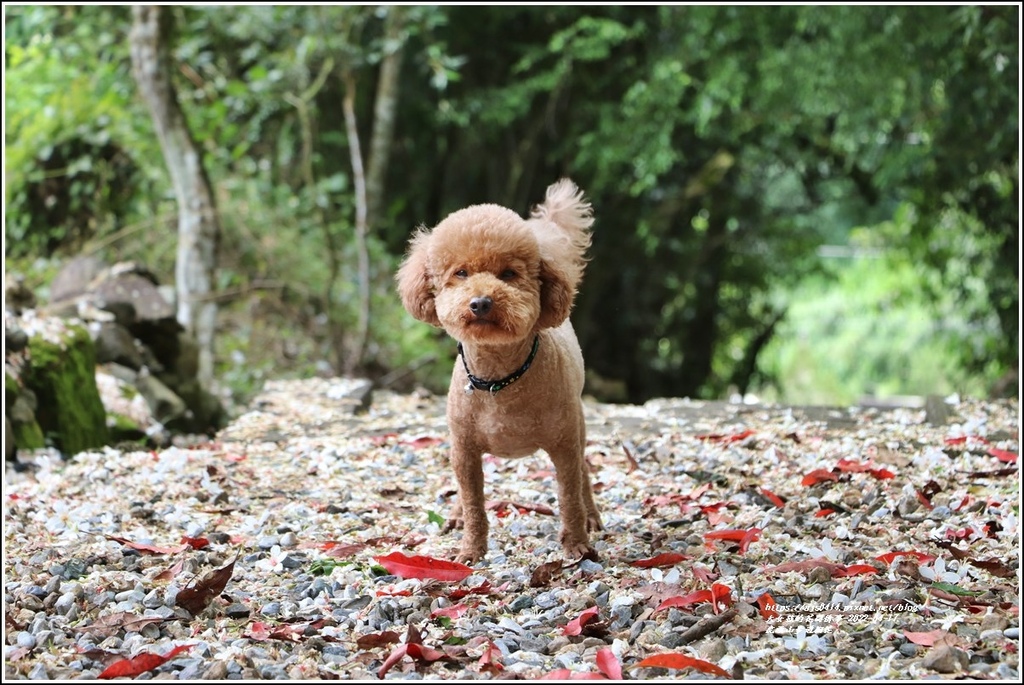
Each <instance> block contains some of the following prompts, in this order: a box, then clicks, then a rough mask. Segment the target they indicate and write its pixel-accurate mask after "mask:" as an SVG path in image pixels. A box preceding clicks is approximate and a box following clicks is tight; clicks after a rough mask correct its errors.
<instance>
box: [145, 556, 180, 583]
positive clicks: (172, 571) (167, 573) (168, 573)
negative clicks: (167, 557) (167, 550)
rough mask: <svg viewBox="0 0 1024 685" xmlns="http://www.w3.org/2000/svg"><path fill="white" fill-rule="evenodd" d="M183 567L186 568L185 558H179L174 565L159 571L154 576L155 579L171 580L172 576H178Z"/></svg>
mask: <svg viewBox="0 0 1024 685" xmlns="http://www.w3.org/2000/svg"><path fill="white" fill-rule="evenodd" d="M183 568H185V560H184V559H179V560H178V563H176V564H175V565H174V566H171V567H170V568H166V569H164V570H163V571H161V572H160V573H158V574H156V575H155V576H153V580H171V579H172V578H174V577H175V576H177V575H178V574H179V573H181V569H183Z"/></svg>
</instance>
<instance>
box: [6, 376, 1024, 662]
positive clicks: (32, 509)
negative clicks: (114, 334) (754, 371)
mask: <svg viewBox="0 0 1024 685" xmlns="http://www.w3.org/2000/svg"><path fill="white" fill-rule="evenodd" d="M352 383H353V382H350V381H343V380H339V379H332V380H327V379H310V380H304V381H276V382H271V383H268V384H267V386H266V388H265V389H264V392H263V394H262V395H261V396H260V397H259V398H257V400H256V402H254V404H253V409H252V410H251V411H250V412H248V413H247V414H245V415H243V416H241V417H239V418H238V419H237V420H236V421H235V422H234V423H233V424H232V425H231V426H230V427H229V428H228V429H226V430H225V431H223V432H222V433H221V434H220V435H219V436H217V437H216V439H215V440H214V441H212V442H192V443H187V442H183V443H181V444H178V445H176V446H175V447H170V448H167V449H164V450H161V451H159V452H155V453H151V452H148V451H147V452H143V451H140V452H130V451H128V452H124V451H118V450H113V449H105V450H103V451H99V452H91V453H85V454H81V455H78V456H76V457H75V458H74V459H73V460H71V461H69V462H67V463H63V462H61V461H60V460H59V458H57V457H55V456H54V455H53V454H52V453H48V452H47V451H45V450H43V451H39V452H37V453H34V455H33V466H32V468H30V469H29V470H27V471H24V472H14V471H12V470H10V469H8V471H7V487H6V489H5V498H4V514H5V526H4V532H5V542H4V552H5V554H4V570H5V577H6V580H7V586H6V592H5V613H6V619H7V623H6V626H7V629H6V631H5V633H6V634H7V635H8V636H9V637H8V647H7V652H6V657H7V658H6V659H5V675H6V676H7V677H9V678H28V677H33V678H40V677H46V678H51V679H61V678H72V679H75V678H100V677H104V678H106V677H120V676H111V675H110V674H111V671H109V669H110V668H113V667H114V666H116V667H117V668H115V670H114V671H112V673H116V674H120V675H125V676H130V677H137V676H139V675H141V674H143V673H146V674H152V675H153V676H154V677H162V678H177V679H193V678H207V679H224V678H229V677H231V678H242V679H257V678H292V679H298V678H320V679H326V678H339V677H340V678H344V679H365V680H375V679H377V678H379V677H385V678H388V679H403V678H413V677H415V678H420V677H424V676H429V677H431V678H443V679H460V680H471V679H484V678H486V679H499V680H500V679H523V678H534V679H541V678H555V679H559V678H560V679H604V678H610V679H620V678H623V677H624V678H627V679H634V678H636V679H643V678H660V677H666V676H670V677H701V678H709V677H718V678H723V677H729V676H731V675H741V676H743V677H746V678H755V679H774V678H780V677H781V678H799V677H803V678H839V679H859V678H866V677H872V676H874V677H882V678H888V679H917V678H935V677H959V678H964V677H969V678H989V679H1011V680H1012V679H1016V675H1017V672H1018V671H1017V669H1018V645H1019V599H1018V597H1019V580H1018V578H1019V568H1020V547H1019V535H1020V532H1019V521H1018V519H1019V516H1020V511H1019V466H1018V465H1017V460H1016V455H1017V454H1018V453H1019V449H1020V445H1019V407H1018V404H1017V403H1016V402H1015V401H1013V402H984V403H983V402H975V401H967V400H965V401H960V402H958V403H953V404H951V406H950V409H951V413H952V414H953V419H952V420H951V421H950V422H949V423H948V424H947V425H943V426H931V425H928V424H927V423H926V421H925V415H924V411H923V410H909V409H898V410H886V411H881V410H876V409H855V408H851V409H836V410H824V409H819V410H815V411H810V410H799V409H796V408H793V409H790V408H779V407H775V408H773V407H760V406H745V405H731V404H725V403H702V402H692V401H688V400H656V401H651V402H649V403H647V404H646V405H643V406H613V405H599V404H593V403H588V404H587V406H586V414H587V420H588V426H589V429H588V445H587V449H586V455H587V459H588V462H589V465H590V468H591V473H592V480H593V481H594V484H595V492H596V499H597V502H598V504H599V506H600V507H601V509H602V516H603V519H604V526H605V530H604V531H601V532H599V533H596V534H594V535H593V544H594V546H595V548H596V549H597V551H598V553H599V559H597V560H588V559H583V560H575V561H574V560H565V559H562V557H561V550H560V545H559V544H558V540H557V536H558V530H559V521H558V519H557V517H553V516H552V515H551V514H552V513H556V512H557V499H556V496H555V491H556V488H555V482H554V474H553V470H552V467H551V464H550V462H549V461H548V460H547V459H546V457H544V456H543V455H542V454H541V455H536V456H534V457H529V458H526V459H520V460H502V459H494V458H488V459H486V460H485V466H484V468H485V481H486V484H487V485H486V488H487V491H486V494H487V498H488V500H489V502H491V503H492V504H491V506H490V508H489V510H488V512H489V518H490V527H491V539H490V544H491V547H490V549H489V552H488V555H487V557H486V559H485V561H484V562H483V563H481V564H478V565H476V566H474V567H463V568H459V567H460V566H462V565H456V564H454V562H451V561H449V560H450V559H452V558H453V557H454V553H455V551H456V550H457V546H458V538H459V533H458V532H454V533H448V534H444V535H442V534H441V533H440V530H441V528H442V527H443V525H444V516H447V515H449V513H450V507H451V505H452V504H453V497H452V494H453V492H454V488H453V479H452V476H451V473H450V471H449V469H448V467H447V465H446V448H447V441H446V440H447V439H446V429H445V423H444V416H443V398H436V397H431V396H428V395H395V394H391V393H387V392H377V393H375V394H374V397H373V401H372V403H371V404H370V406H369V409H368V410H366V411H365V412H364V413H360V414H357V413H354V412H353V411H352V404H351V403H347V401H346V400H344V397H345V396H346V392H348V390H349V389H351V387H353V386H352ZM339 398H342V399H339ZM381 493H389V494H386V495H385V494H381ZM819 512H828V513H827V515H825V516H819V515H818V514H819ZM431 514H433V516H431ZM179 541H180V542H179ZM175 543H177V544H175ZM144 677H148V676H144Z"/></svg>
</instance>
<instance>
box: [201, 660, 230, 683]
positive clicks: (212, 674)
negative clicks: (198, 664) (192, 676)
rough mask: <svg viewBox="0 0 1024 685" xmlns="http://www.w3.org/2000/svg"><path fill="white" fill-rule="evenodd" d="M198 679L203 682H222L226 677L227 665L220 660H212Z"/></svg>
mask: <svg viewBox="0 0 1024 685" xmlns="http://www.w3.org/2000/svg"><path fill="white" fill-rule="evenodd" d="M200 677H201V678H202V679H203V680H224V679H225V678H227V677H228V665H227V664H226V663H225V662H224V661H222V660H220V659H214V660H213V663H211V664H210V665H209V666H208V667H207V668H206V670H205V671H203V674H202V675H201V676H200Z"/></svg>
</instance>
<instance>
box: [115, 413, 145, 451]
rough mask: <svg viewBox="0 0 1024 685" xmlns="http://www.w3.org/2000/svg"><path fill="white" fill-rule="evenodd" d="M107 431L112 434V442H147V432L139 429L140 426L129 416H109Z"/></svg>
mask: <svg viewBox="0 0 1024 685" xmlns="http://www.w3.org/2000/svg"><path fill="white" fill-rule="evenodd" d="M107 430H108V431H109V433H110V442H111V443H112V444H116V443H119V442H143V443H144V442H145V441H146V431H144V430H142V429H141V428H139V424H137V423H135V421H133V420H131V419H130V418H128V417H127V416H122V415H121V414H108V415H107Z"/></svg>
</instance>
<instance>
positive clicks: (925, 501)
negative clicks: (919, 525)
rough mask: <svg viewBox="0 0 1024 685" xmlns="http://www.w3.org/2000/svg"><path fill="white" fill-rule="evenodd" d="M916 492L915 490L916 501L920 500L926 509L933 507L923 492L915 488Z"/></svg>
mask: <svg viewBox="0 0 1024 685" xmlns="http://www.w3.org/2000/svg"><path fill="white" fill-rule="evenodd" d="M916 492H917V501H918V502H920V503H921V504H922V505H924V507H925V508H926V509H927V510H928V511H931V510H932V509H934V508H935V507H934V506H933V505H932V501H931V500H930V499H928V497H927V496H926V495H925V494H924V493H923V492H921V491H920V490H917V491H916Z"/></svg>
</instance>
